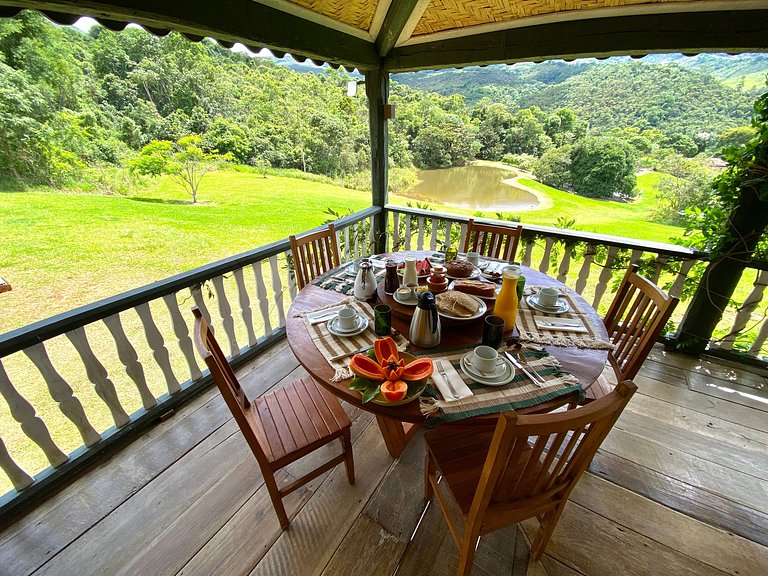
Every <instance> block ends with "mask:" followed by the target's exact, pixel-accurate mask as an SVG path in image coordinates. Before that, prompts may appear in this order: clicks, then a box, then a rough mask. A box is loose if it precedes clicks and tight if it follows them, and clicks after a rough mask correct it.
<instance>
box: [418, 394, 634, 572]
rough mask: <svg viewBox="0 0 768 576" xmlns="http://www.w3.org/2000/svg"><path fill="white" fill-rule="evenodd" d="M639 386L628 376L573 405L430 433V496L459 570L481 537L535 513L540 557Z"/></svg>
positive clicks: (534, 549) (535, 547)
mask: <svg viewBox="0 0 768 576" xmlns="http://www.w3.org/2000/svg"><path fill="white" fill-rule="evenodd" d="M635 390H637V387H636V386H635V385H634V384H633V383H632V382H629V381H627V382H624V383H622V384H620V385H619V386H617V387H616V389H615V390H614V391H613V392H611V393H610V394H609V395H607V396H605V397H603V398H601V399H600V400H597V401H595V402H592V403H591V404H589V405H587V406H582V407H579V408H575V409H573V410H567V411H565V412H556V413H551V414H537V415H526V416H518V415H517V414H515V413H514V412H513V411H509V412H505V413H502V414H501V415H500V416H499V418H498V421H497V424H496V426H495V427H493V426H486V427H477V429H476V430H473V431H471V432H468V428H467V427H462V426H443V427H441V428H438V429H436V430H432V431H429V432H426V433H425V434H424V440H425V442H426V445H427V456H426V465H425V483H424V489H425V498H426V499H427V500H429V499H431V498H432V496H433V495H436V496H437V502H438V504H439V505H440V508H441V509H442V511H443V515H444V516H445V519H446V521H447V523H448V528H449V529H450V531H451V534H452V535H453V538H454V540H455V541H456V545H457V546H458V548H459V566H458V569H457V571H456V574H457V575H459V576H464V575H468V574H469V573H470V572H471V570H472V562H473V560H474V556H475V548H476V547H477V542H478V539H479V538H480V536H482V535H483V534H487V533H489V532H493V531H495V530H499V529H501V528H504V527H506V526H509V525H511V524H515V523H517V522H520V521H521V520H525V519H526V518H532V517H534V516H535V517H536V518H537V519H538V521H539V530H538V532H537V533H536V536H535V538H534V540H533V544H532V546H531V557H532V558H533V559H534V560H538V559H539V558H540V557H541V556H542V554H543V553H544V549H545V548H546V546H547V544H548V542H549V539H550V537H551V536H552V532H553V531H554V529H555V526H556V525H557V521H558V520H559V518H560V514H561V513H562V512H563V508H564V507H565V503H566V502H567V500H568V496H569V495H570V493H571V491H572V490H573V488H574V487H575V486H576V482H578V480H579V478H580V477H581V475H582V474H583V473H584V470H586V468H587V466H589V463H590V462H591V461H592V458H593V456H594V455H595V452H597V449H598V448H599V446H600V444H601V443H602V441H603V440H604V439H605V437H606V436H607V434H608V432H609V431H610V430H611V427H612V426H613V424H614V423H615V422H616V419H617V418H618V417H619V414H621V411H622V410H623V409H624V406H626V404H627V402H629V399H630V398H631V397H632V395H633V394H634V393H635ZM438 473H441V474H442V481H441V482H440V484H439V485H438ZM441 487H443V489H441ZM444 493H445V494H444ZM454 512H455V514H454ZM457 520H460V522H457Z"/></svg>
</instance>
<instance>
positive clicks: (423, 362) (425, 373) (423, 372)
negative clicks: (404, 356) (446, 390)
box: [401, 358, 434, 382]
mask: <svg viewBox="0 0 768 576" xmlns="http://www.w3.org/2000/svg"><path fill="white" fill-rule="evenodd" d="M433 370H434V367H433V366H432V359H431V358H419V359H417V360H414V361H413V362H411V363H410V364H408V366H406V367H405V368H403V372H402V374H401V378H402V379H403V380H410V381H412V382H415V381H418V380H424V379H425V378H428V377H429V376H431V375H432V371H433Z"/></svg>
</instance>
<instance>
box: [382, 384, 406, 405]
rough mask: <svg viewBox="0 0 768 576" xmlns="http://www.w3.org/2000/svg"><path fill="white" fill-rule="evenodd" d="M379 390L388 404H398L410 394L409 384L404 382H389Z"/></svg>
mask: <svg viewBox="0 0 768 576" xmlns="http://www.w3.org/2000/svg"><path fill="white" fill-rule="evenodd" d="M379 390H380V391H381V395H382V396H384V398H385V399H386V400H387V402H398V401H399V400H402V399H403V398H405V395H406V394H408V384H406V383H405V382H403V381H402V380H387V381H385V382H384V383H383V384H382V385H381V386H380V387H379Z"/></svg>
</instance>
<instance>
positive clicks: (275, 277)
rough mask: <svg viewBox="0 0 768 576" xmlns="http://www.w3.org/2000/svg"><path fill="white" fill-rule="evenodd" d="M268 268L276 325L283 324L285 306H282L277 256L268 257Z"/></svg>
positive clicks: (281, 285) (281, 287) (281, 284)
mask: <svg viewBox="0 0 768 576" xmlns="http://www.w3.org/2000/svg"><path fill="white" fill-rule="evenodd" d="M269 269H270V270H271V271H272V293H273V294H274V301H275V305H276V306H277V325H278V326H285V308H284V307H283V283H282V281H281V280H280V270H279V268H278V266H277V256H270V257H269Z"/></svg>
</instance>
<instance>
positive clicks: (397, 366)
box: [381, 356, 405, 380]
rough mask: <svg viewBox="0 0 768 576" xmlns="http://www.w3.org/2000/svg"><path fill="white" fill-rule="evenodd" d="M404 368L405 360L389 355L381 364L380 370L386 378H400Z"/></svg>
mask: <svg viewBox="0 0 768 576" xmlns="http://www.w3.org/2000/svg"><path fill="white" fill-rule="evenodd" d="M404 368H405V360H403V359H397V358H395V357H394V356H390V357H389V360H387V361H386V362H384V363H383V364H382V365H381V372H382V373H383V374H384V378H386V379H387V380H400V378H401V377H402V375H403V369H404Z"/></svg>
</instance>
